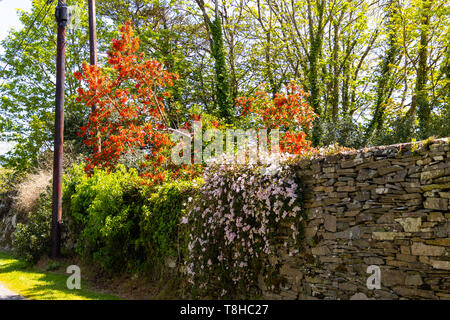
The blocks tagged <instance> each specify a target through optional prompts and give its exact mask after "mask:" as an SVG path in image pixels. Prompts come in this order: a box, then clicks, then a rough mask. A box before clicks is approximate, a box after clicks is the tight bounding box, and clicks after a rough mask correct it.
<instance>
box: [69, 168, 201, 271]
mask: <svg viewBox="0 0 450 320" xmlns="http://www.w3.org/2000/svg"><path fill="white" fill-rule="evenodd" d="M143 182H144V180H142V178H140V177H139V175H138V173H137V171H136V170H135V169H129V170H127V169H125V167H124V166H121V165H119V166H118V167H117V169H116V170H115V171H114V172H108V171H104V170H95V171H94V173H93V174H92V176H87V175H86V174H85V173H84V168H83V166H74V167H73V168H72V170H71V171H70V172H69V174H68V175H67V176H66V178H65V184H64V217H65V221H66V222H67V226H68V229H69V233H70V234H71V238H72V239H73V240H75V241H76V244H75V250H76V252H77V253H78V254H80V255H81V256H83V257H85V258H87V259H91V260H93V261H95V262H97V263H99V264H100V265H101V266H102V267H103V268H104V269H105V270H106V271H110V272H120V271H124V270H128V271H129V270H142V269H146V270H149V271H154V269H155V267H157V266H160V265H161V264H162V263H165V261H166V260H167V258H169V257H173V258H176V257H177V256H179V255H180V254H181V251H182V248H180V247H179V245H178V244H179V239H180V237H181V236H182V235H181V234H180V233H179V225H180V221H181V220H180V219H181V217H182V214H183V212H184V211H183V208H184V207H183V203H184V202H186V200H187V197H188V195H189V194H190V189H191V188H192V185H193V183H192V182H180V183H171V184H167V185H162V186H159V187H147V186H146V185H145V184H144V183H143Z"/></svg>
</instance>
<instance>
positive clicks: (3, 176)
mask: <svg viewBox="0 0 450 320" xmlns="http://www.w3.org/2000/svg"><path fill="white" fill-rule="evenodd" d="M13 177H14V171H13V170H10V169H6V168H3V167H1V166H0V193H3V192H7V191H9V190H10V189H11V183H12V179H13Z"/></svg>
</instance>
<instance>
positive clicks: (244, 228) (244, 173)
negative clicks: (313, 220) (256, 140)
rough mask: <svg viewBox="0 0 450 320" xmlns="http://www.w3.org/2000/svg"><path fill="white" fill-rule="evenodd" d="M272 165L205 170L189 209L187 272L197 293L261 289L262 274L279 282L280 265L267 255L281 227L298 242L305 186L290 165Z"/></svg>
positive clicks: (236, 294) (243, 292)
mask: <svg viewBox="0 0 450 320" xmlns="http://www.w3.org/2000/svg"><path fill="white" fill-rule="evenodd" d="M273 167H275V166H273V165H271V166H270V167H267V166H264V165H230V164H220V165H212V166H211V167H208V168H207V169H206V170H205V183H204V185H203V186H202V187H201V188H200V190H199V195H198V196H197V197H196V198H194V199H193V201H192V203H191V204H190V206H189V210H188V225H189V227H190V238H189V248H188V249H189V255H188V257H187V262H186V272H187V274H188V275H189V280H190V282H191V283H192V284H193V286H194V291H196V293H195V294H197V295H199V296H213V297H216V298H217V297H220V296H223V297H233V298H236V297H239V296H240V295H243V296H246V297H248V296H249V295H252V294H258V290H259V289H258V286H257V280H258V276H259V275H260V274H264V275H265V276H266V278H265V282H266V284H268V285H270V286H271V287H272V286H277V285H278V284H279V283H277V281H278V280H281V279H275V278H271V277H272V275H276V274H277V272H276V271H277V269H276V268H278V266H277V265H275V263H272V262H270V259H268V258H269V256H271V255H272V254H273V252H272V248H273V245H274V244H276V243H277V241H278V240H277V234H279V232H280V231H281V229H283V228H284V230H285V229H286V228H290V229H291V235H292V239H293V241H294V243H297V244H300V243H299V238H300V231H301V229H300V223H301V220H302V188H301V186H300V182H299V181H296V179H295V177H296V175H295V172H294V171H293V169H292V168H291V167H290V166H288V165H285V164H284V165H282V166H281V167H276V168H273ZM268 169H270V170H268ZM285 245H286V246H287V243H285ZM298 248H299V247H298ZM295 250H298V249H294V251H293V252H291V254H293V253H295Z"/></svg>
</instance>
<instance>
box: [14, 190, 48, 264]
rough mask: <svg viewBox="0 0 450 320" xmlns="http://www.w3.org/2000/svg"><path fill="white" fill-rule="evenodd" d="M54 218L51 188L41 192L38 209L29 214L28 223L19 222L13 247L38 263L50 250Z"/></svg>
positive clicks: (20, 253)
mask: <svg viewBox="0 0 450 320" xmlns="http://www.w3.org/2000/svg"><path fill="white" fill-rule="evenodd" d="M51 220H52V197H51V189H50V188H47V190H46V191H45V192H44V193H42V194H41V196H40V198H39V200H38V204H37V210H36V211H32V212H31V213H30V214H29V217H28V220H27V222H26V223H18V224H17V228H16V231H15V232H14V234H13V243H12V245H13V249H14V252H15V253H16V254H17V256H18V257H20V258H22V259H24V260H25V261H26V262H28V263H30V264H33V263H36V262H37V261H38V260H39V258H40V257H41V256H43V255H44V254H46V253H48V252H49V249H50V231H51Z"/></svg>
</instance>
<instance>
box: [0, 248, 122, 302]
mask: <svg viewBox="0 0 450 320" xmlns="http://www.w3.org/2000/svg"><path fill="white" fill-rule="evenodd" d="M68 276H69V275H67V274H61V273H56V272H43V271H41V270H37V269H36V268H33V267H27V266H26V264H25V263H24V262H23V261H20V260H18V259H15V258H14V257H13V256H12V255H11V254H9V253H5V252H0V282H1V283H2V284H3V285H4V286H5V287H7V288H8V289H10V290H12V291H14V292H16V293H18V294H20V295H22V296H24V297H25V298H27V299H32V300H118V299H119V298H118V297H115V296H113V295H109V294H103V293H96V292H94V291H92V290H90V289H89V287H86V284H85V283H84V282H83V280H82V282H81V289H80V290H70V289H68V288H67V286H66V281H67V277H68Z"/></svg>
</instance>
